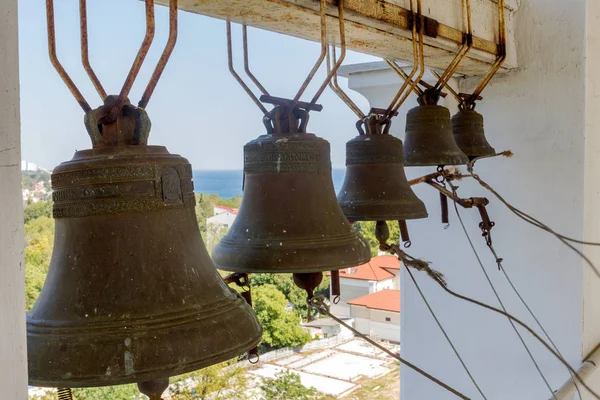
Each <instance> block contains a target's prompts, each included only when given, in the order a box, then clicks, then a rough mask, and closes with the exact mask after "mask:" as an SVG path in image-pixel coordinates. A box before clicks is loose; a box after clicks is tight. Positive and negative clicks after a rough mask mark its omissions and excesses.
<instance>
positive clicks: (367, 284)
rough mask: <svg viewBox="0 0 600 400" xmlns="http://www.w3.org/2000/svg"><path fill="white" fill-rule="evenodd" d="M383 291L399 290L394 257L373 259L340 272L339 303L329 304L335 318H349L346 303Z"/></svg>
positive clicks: (398, 275) (398, 264)
mask: <svg viewBox="0 0 600 400" xmlns="http://www.w3.org/2000/svg"><path fill="white" fill-rule="evenodd" d="M384 289H396V290H398V289H400V261H398V258H396V257H395V256H377V257H373V258H372V259H371V260H370V261H369V262H368V263H366V264H362V265H359V266H356V267H351V268H345V269H342V270H340V301H339V303H338V304H334V303H332V304H331V312H332V313H333V314H334V315H336V316H341V317H349V316H350V306H349V305H348V301H350V300H352V299H356V298H359V297H363V296H366V295H368V294H372V293H375V292H379V291H381V290H384Z"/></svg>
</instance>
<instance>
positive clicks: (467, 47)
mask: <svg viewBox="0 0 600 400" xmlns="http://www.w3.org/2000/svg"><path fill="white" fill-rule="evenodd" d="M462 4H463V8H462V9H463V32H465V31H466V33H464V34H463V45H462V47H461V49H460V51H459V52H458V53H457V54H456V56H455V57H454V59H453V60H452V62H450V64H449V65H448V68H446V70H445V71H444V73H443V74H442V77H441V78H440V79H439V80H438V82H437V83H436V85H435V87H434V90H436V91H441V90H442V88H443V87H444V86H446V84H447V83H448V81H449V80H450V78H451V77H452V75H454V73H455V72H456V70H457V69H458V66H459V65H460V63H461V61H462V60H463V58H465V56H466V55H467V53H469V51H471V48H472V47H473V29H472V26H471V0H463V1H462ZM465 10H466V12H467V16H466V27H465V19H464V11H465Z"/></svg>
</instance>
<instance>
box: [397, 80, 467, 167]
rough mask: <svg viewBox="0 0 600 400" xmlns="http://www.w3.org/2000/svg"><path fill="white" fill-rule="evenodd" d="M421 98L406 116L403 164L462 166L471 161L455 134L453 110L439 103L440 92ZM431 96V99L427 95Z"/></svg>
mask: <svg viewBox="0 0 600 400" xmlns="http://www.w3.org/2000/svg"><path fill="white" fill-rule="evenodd" d="M429 95H430V93H428V92H427V91H426V93H425V95H424V96H423V97H421V98H419V105H418V106H417V107H415V108H413V109H411V110H410V111H409V112H408V114H407V116H406V137H405V138H404V164H405V165H406V166H410V167H418V166H429V165H432V166H440V165H462V164H467V163H468V162H469V159H468V157H467V156H466V155H465V154H464V153H463V152H462V151H460V149H459V148H458V146H457V144H456V142H455V141H454V137H453V136H452V123H451V121H450V111H449V110H448V109H447V108H446V107H442V106H439V105H437V104H436V103H437V99H438V97H439V96H438V94H435V95H434V96H429ZM427 97H429V98H427Z"/></svg>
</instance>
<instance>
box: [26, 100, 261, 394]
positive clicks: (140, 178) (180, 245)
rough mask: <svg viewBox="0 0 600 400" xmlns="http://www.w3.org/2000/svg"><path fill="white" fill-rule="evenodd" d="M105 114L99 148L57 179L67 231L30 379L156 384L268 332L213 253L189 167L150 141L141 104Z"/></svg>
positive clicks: (34, 329) (45, 297)
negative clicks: (108, 119)
mask: <svg viewBox="0 0 600 400" xmlns="http://www.w3.org/2000/svg"><path fill="white" fill-rule="evenodd" d="M109 100H110V99H109ZM99 112H100V113H101V112H102V109H99V110H95V111H92V112H91V113H89V114H88V115H87V117H86V125H87V127H88V130H89V131H90V135H91V137H92V141H93V143H94V148H93V149H90V150H83V151H78V152H76V153H75V156H74V158H73V159H72V160H71V161H67V162H65V163H62V164H61V165H59V166H58V167H57V168H56V169H55V170H54V172H53V174H52V187H53V191H54V192H53V199H54V218H55V219H56V233H55V242H54V251H53V254H52V261H51V264H50V270H49V272H48V276H47V278H46V282H45V284H44V287H43V289H42V292H41V294H40V296H39V298H38V300H37V302H36V303H35V305H34V307H33V309H32V310H31V311H30V312H29V314H28V315H27V352H28V364H29V383H30V384H32V385H37V386H50V387H90V386H106V385H118V384H125V383H133V382H138V383H139V384H140V388H149V387H150V388H152V387H155V386H156V387H155V389H157V388H158V386H161V385H164V382H165V379H164V378H165V377H169V376H173V375H178V374H182V373H186V372H189V371H193V370H197V369H200V368H203V367H206V366H209V365H212V364H216V363H218V362H222V361H225V360H228V359H231V358H233V357H235V356H237V355H240V354H241V353H243V352H245V351H247V350H249V349H251V348H252V347H254V346H255V345H257V344H258V342H259V341H260V338H261V332H262V329H261V327H260V325H259V324H258V322H257V320H256V318H255V316H254V314H253V312H252V309H251V308H250V307H249V306H248V305H247V304H246V302H245V301H244V299H243V298H242V297H241V296H239V295H238V294H237V293H236V292H235V291H234V290H232V289H230V288H229V287H228V286H227V285H226V284H225V283H224V281H223V279H222V278H221V277H220V276H219V274H218V273H217V271H216V269H215V267H214V265H213V264H212V262H211V260H210V258H209V255H208V253H207V251H206V249H205V247H204V244H203V242H202V238H201V236H200V232H199V229H198V224H197V222H196V214H195V210H194V204H195V199H194V193H193V183H192V170H191V166H190V164H189V163H188V161H187V160H186V159H184V158H182V157H181V156H178V155H174V154H170V153H169V152H168V151H167V150H166V148H165V147H162V146H147V145H146V143H147V137H148V133H149V130H150V121H149V119H148V118H147V116H146V114H145V112H144V111H143V110H142V109H138V108H136V107H133V106H131V105H125V106H124V107H123V110H122V112H121V115H120V116H119V119H118V120H117V122H115V123H113V124H111V125H104V126H102V127H101V129H102V130H100V129H99V127H98V123H97V121H98V119H99V117H100V115H98V113H99ZM158 384H161V385H158ZM157 385H158V386H157ZM161 387H162V386H161ZM148 390H150V389H148ZM152 390H154V389H152ZM157 390H158V389H157ZM146 392H147V391H144V393H146ZM152 393H154V392H152Z"/></svg>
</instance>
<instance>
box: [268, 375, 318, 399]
mask: <svg viewBox="0 0 600 400" xmlns="http://www.w3.org/2000/svg"><path fill="white" fill-rule="evenodd" d="M260 389H261V391H262V393H263V399H264V400H292V399H293V400H313V399H318V398H322V396H321V395H320V394H319V392H317V390H316V389H315V388H313V387H311V388H307V387H305V386H303V385H302V382H301V381H300V375H298V374H296V373H294V372H292V371H289V370H285V371H281V372H278V373H277V374H275V378H274V379H271V378H267V379H265V380H264V383H263V384H262V385H261V386H260Z"/></svg>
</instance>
